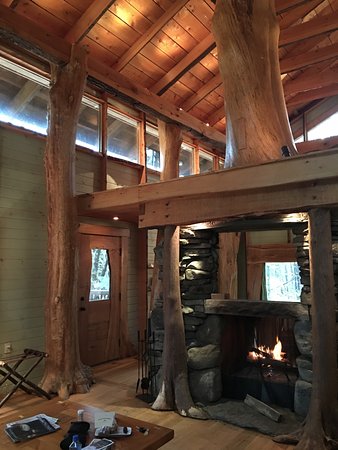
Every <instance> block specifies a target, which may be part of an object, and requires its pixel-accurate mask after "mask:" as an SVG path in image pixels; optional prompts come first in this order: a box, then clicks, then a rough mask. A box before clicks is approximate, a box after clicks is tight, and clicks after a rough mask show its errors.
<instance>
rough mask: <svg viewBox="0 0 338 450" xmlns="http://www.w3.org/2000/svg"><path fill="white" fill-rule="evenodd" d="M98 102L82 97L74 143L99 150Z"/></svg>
mask: <svg viewBox="0 0 338 450" xmlns="http://www.w3.org/2000/svg"><path fill="white" fill-rule="evenodd" d="M99 124H100V104H99V103H98V102H95V101H94V100H91V99H89V98H87V97H83V99H82V103H81V106H80V115H79V121H78V125H77V131H76V143H77V144H78V145H82V147H86V148H90V149H91V150H94V151H95V152H98V151H100V126H99Z"/></svg>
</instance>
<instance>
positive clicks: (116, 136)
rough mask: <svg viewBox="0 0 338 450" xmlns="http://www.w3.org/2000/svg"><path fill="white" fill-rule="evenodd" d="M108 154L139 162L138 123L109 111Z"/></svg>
mask: <svg viewBox="0 0 338 450" xmlns="http://www.w3.org/2000/svg"><path fill="white" fill-rule="evenodd" d="M107 154H108V155H112V156H116V157H117V158H121V159H126V160H128V161H133V162H138V154H139V152H138V122H137V120H135V119H132V118H130V117H128V116H125V115H124V114H122V113H119V112H117V111H114V110H112V109H108V120H107Z"/></svg>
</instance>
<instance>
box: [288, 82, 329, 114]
mask: <svg viewBox="0 0 338 450" xmlns="http://www.w3.org/2000/svg"><path fill="white" fill-rule="evenodd" d="M337 94H338V83H336V84H332V85H329V86H326V87H323V88H319V89H313V90H312V91H306V92H300V93H299V94H297V95H295V96H294V97H292V98H291V99H290V100H288V101H287V103H286V106H287V109H288V111H290V110H292V109H294V108H295V107H299V106H301V105H304V104H306V103H309V102H312V101H313V100H320V99H322V98H326V97H334V96H335V95H337Z"/></svg>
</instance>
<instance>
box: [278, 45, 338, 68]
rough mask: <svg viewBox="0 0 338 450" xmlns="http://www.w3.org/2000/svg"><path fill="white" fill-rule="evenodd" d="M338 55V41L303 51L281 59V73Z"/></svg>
mask: <svg viewBox="0 0 338 450" xmlns="http://www.w3.org/2000/svg"><path fill="white" fill-rule="evenodd" d="M337 56H338V43H337V44H333V45H328V46H327V47H321V48H318V49H316V50H313V51H311V52H308V53H302V54H300V55H295V56H291V57H289V58H288V57H286V58H283V59H282V60H281V61H280V69H281V73H288V72H292V71H294V70H298V69H302V68H304V67H306V66H310V65H311V64H316V63H319V62H322V61H326V60H328V59H331V58H336V57H337Z"/></svg>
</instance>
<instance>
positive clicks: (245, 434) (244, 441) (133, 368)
mask: <svg viewBox="0 0 338 450" xmlns="http://www.w3.org/2000/svg"><path fill="white" fill-rule="evenodd" d="M93 372H94V377H95V381H96V383H95V384H94V385H93V386H92V388H91V390H90V392H88V393H87V394H75V395H72V396H71V398H70V400H71V401H74V402H77V403H81V404H84V405H85V404H87V405H88V404H89V405H92V406H96V407H98V408H102V409H105V410H107V411H116V412H117V413H120V414H124V415H127V416H130V417H134V418H136V419H141V420H144V421H147V422H152V423H156V424H158V425H161V426H164V427H168V428H173V429H174V430H175V437H174V439H173V440H172V441H171V442H168V443H167V444H165V445H164V446H163V447H161V448H163V450H188V449H193V450H205V449H206V448H207V449H208V450H293V449H294V447H293V446H286V445H279V444H275V443H274V442H273V441H272V440H271V438H270V437H269V436H264V435H262V434H259V433H256V432H254V431H251V430H245V429H242V428H238V427H235V426H233V425H230V424H226V423H223V422H219V421H216V420H206V421H203V420H194V419H189V418H186V417H182V416H180V415H178V414H177V413H175V412H172V411H169V412H168V411H163V412H159V411H153V410H152V409H151V408H150V406H149V405H148V404H147V403H145V402H142V401H141V400H139V399H137V398H136V397H135V390H136V382H137V361H136V359H135V358H128V359H125V360H121V361H113V362H110V363H107V364H103V365H100V366H97V367H95V368H93ZM46 402H47V400H44V399H41V398H39V397H35V396H29V395H26V394H24V393H20V392H18V393H16V394H14V395H13V397H12V398H11V399H10V400H9V401H8V402H7V403H6V404H5V405H4V406H3V407H2V408H1V409H0V418H3V417H6V416H10V415H11V414H13V412H15V411H16V410H17V409H18V408H20V409H21V408H23V407H26V406H33V405H41V411H43V407H44V405H45V403H46ZM74 419H75V418H74Z"/></svg>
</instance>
